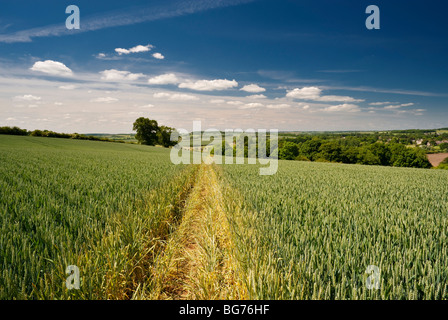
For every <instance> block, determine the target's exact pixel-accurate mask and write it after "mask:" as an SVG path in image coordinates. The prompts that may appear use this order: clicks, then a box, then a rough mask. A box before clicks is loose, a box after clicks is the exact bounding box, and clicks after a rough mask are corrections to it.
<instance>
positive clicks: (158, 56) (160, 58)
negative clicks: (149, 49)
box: [152, 52, 165, 60]
mask: <svg viewBox="0 0 448 320" xmlns="http://www.w3.org/2000/svg"><path fill="white" fill-rule="evenodd" d="M152 56H153V57H154V58H156V59H159V60H163V59H165V57H164V56H163V55H162V54H161V53H159V52H156V53H154V54H153V55H152Z"/></svg>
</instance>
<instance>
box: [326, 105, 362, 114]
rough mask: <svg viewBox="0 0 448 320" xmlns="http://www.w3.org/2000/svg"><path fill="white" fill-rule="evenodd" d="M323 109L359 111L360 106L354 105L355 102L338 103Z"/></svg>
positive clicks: (327, 110)
mask: <svg viewBox="0 0 448 320" xmlns="http://www.w3.org/2000/svg"><path fill="white" fill-rule="evenodd" d="M323 111H326V112H359V111H360V108H359V106H357V105H355V104H347V103H344V104H340V105H337V106H329V107H326V108H325V109H323Z"/></svg>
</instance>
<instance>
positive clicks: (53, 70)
mask: <svg viewBox="0 0 448 320" xmlns="http://www.w3.org/2000/svg"><path fill="white" fill-rule="evenodd" d="M30 70H32V71H37V72H42V73H46V74H49V75H52V76H60V77H69V76H72V75H73V72H72V70H70V68H68V67H67V66H66V65H65V64H63V63H62V62H58V61H53V60H45V61H37V62H35V63H34V65H33V66H32V67H31V68H30Z"/></svg>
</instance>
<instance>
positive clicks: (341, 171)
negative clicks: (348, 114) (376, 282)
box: [0, 135, 448, 299]
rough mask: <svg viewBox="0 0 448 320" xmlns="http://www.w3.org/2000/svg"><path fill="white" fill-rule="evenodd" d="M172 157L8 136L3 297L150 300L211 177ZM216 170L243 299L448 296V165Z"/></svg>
mask: <svg viewBox="0 0 448 320" xmlns="http://www.w3.org/2000/svg"><path fill="white" fill-rule="evenodd" d="M169 152H170V151H169V149H164V148H159V147H148V146H141V145H134V144H118V143H106V142H97V141H82V140H71V139H54V138H40V137H30V136H28V137H19V136H4V135H0V162H1V166H0V299H132V298H136V297H142V296H151V290H154V288H155V284H154V283H155V282H156V279H155V276H154V275H155V272H154V270H161V269H160V268H159V267H157V262H158V261H159V258H160V257H161V256H162V255H163V251H164V248H165V246H166V243H167V242H169V239H170V238H171V235H172V234H174V233H175V232H176V228H177V226H178V225H179V223H180V221H181V220H182V212H183V207H184V203H185V201H186V199H187V198H188V194H189V193H190V190H191V188H192V187H193V186H194V184H195V181H196V180H198V179H200V174H201V173H200V172H207V171H204V170H202V171H201V170H198V167H199V165H181V166H175V165H173V164H172V163H171V161H170V157H169ZM201 166H203V165H201ZM212 168H213V171H214V172H215V173H216V176H217V181H218V183H217V187H219V189H220V190H221V191H220V192H221V193H222V202H220V203H221V205H220V206H221V207H222V210H223V212H224V213H225V217H226V219H227V221H228V224H229V231H228V232H229V235H230V236H229V239H231V240H229V241H231V242H232V243H233V245H234V248H235V250H232V251H231V252H232V253H231V254H232V255H233V257H234V259H233V260H232V261H233V264H234V265H235V268H234V270H236V271H235V272H234V275H235V278H236V280H235V281H238V283H239V284H240V287H241V288H242V289H241V290H240V292H244V293H243V294H242V297H243V298H247V299H447V298H448V268H447V266H448V197H447V194H448V183H447V182H448V171H445V170H425V169H410V168H393V167H379V166H362V165H345V164H333V163H318V162H300V161H279V170H278V173H277V174H275V175H273V176H260V175H259V174H258V168H259V167H258V166H256V165H223V166H217V165H213V167H212ZM229 252H230V251H229ZM217 256H218V257H219V255H217ZM69 265H76V266H78V267H79V269H80V272H81V283H80V289H79V290H68V289H67V288H66V285H65V281H66V279H67V276H68V275H67V274H66V268H67V266H69ZM216 265H219V261H218V262H217V263H216ZM369 265H375V266H378V268H379V269H380V271H381V273H380V275H379V276H380V289H379V290H371V289H369V288H367V287H366V285H365V284H366V279H367V277H368V276H369V274H367V273H366V268H367V267H368V266H369ZM158 272H160V271H158ZM142 292H146V294H142Z"/></svg>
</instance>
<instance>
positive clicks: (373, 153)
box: [278, 136, 432, 168]
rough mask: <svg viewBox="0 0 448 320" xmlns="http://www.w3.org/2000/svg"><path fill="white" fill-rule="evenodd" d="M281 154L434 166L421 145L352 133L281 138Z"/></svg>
mask: <svg viewBox="0 0 448 320" xmlns="http://www.w3.org/2000/svg"><path fill="white" fill-rule="evenodd" d="M297 140H299V141H297ZM300 140H302V141H300ZM303 140H304V141H303ZM278 154H279V159H283V160H302V161H320V162H339V163H349V164H364V165H381V166H393V167H412V168H431V167H432V166H431V163H430V162H429V161H428V158H427V156H426V152H425V151H424V150H423V149H421V148H418V147H407V146H406V145H404V144H401V143H397V142H382V141H378V140H375V139H371V140H369V139H368V138H363V139H360V138H357V137H353V136H352V137H343V138H342V137H341V138H339V139H323V138H321V137H311V138H310V137H307V138H302V139H282V140H281V141H280V142H279V152H278Z"/></svg>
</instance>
